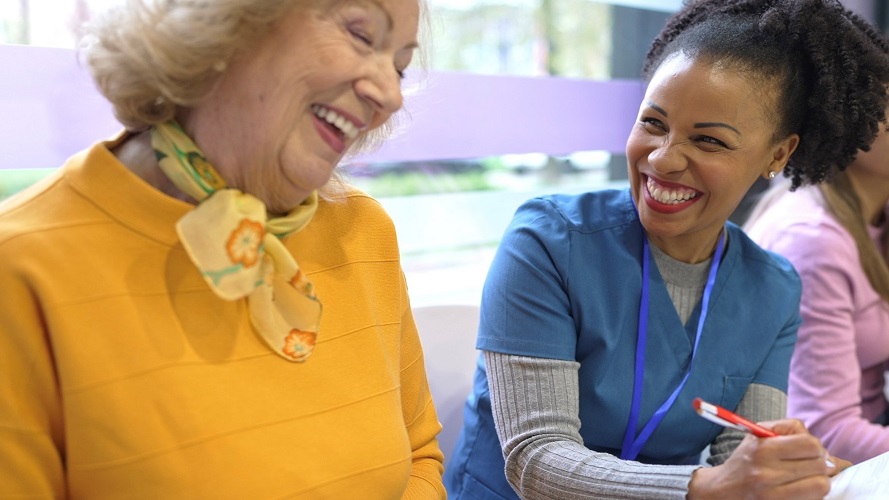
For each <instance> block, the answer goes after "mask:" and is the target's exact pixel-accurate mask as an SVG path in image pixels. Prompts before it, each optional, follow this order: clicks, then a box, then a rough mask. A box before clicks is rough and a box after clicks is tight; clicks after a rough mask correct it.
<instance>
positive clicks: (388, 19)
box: [354, 0, 420, 50]
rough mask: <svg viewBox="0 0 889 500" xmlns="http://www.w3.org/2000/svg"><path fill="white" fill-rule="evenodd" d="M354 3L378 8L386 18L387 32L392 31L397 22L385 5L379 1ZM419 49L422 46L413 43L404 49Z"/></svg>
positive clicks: (356, 0)
mask: <svg viewBox="0 0 889 500" xmlns="http://www.w3.org/2000/svg"><path fill="white" fill-rule="evenodd" d="M354 3H357V4H362V3H363V4H370V5H373V6H374V7H376V8H377V9H379V10H380V12H382V13H383V15H384V16H386V24H387V26H386V30H387V31H392V28H393V27H394V26H395V21H393V20H392V16H391V15H390V14H389V10H388V9H386V7H384V6H383V4H382V3H380V2H379V0H354ZM419 48H420V44H419V43H418V42H411V43H409V44H408V45H406V46H405V47H404V48H403V49H407V50H411V49H419Z"/></svg>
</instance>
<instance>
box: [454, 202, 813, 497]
mask: <svg viewBox="0 0 889 500" xmlns="http://www.w3.org/2000/svg"><path fill="white" fill-rule="evenodd" d="M727 231H728V240H727V241H728V246H727V248H726V251H725V256H724V257H723V259H722V263H721V264H720V266H719V271H718V274H717V278H716V284H715V287H714V289H713V293H712V295H711V299H710V312H709V314H708V317H707V319H706V322H705V325H704V330H703V333H702V336H701V341H700V344H699V346H698V353H697V355H696V356H695V361H694V369H693V370H692V372H691V375H690V377H689V379H688V382H687V383H686V385H685V387H684V388H683V390H682V391H681V392H680V393H679V396H678V398H677V399H676V402H675V404H674V405H673V406H672V407H671V408H670V410H669V411H668V412H667V414H666V416H665V417H664V420H663V421H662V422H661V423H660V425H659V426H658V427H657V429H656V430H655V431H654V433H653V434H652V435H651V437H650V439H649V440H648V441H647V443H646V444H645V446H644V447H643V448H642V451H641V453H640V455H639V457H638V458H637V460H638V461H640V462H646V463H658V464H689V463H697V461H698V457H699V456H700V453H701V451H703V450H704V448H705V447H706V446H708V445H709V444H710V443H711V442H712V441H713V439H714V438H715V437H716V435H717V434H719V433H720V432H721V431H722V428H721V427H719V426H717V425H715V424H712V423H710V422H708V421H706V420H704V419H702V418H700V417H698V416H697V415H696V413H695V411H694V410H693V408H692V400H693V399H694V398H695V397H701V398H703V399H704V400H706V401H708V402H711V403H716V404H719V405H721V406H724V407H727V408H730V409H734V408H736V407H737V405H738V403H739V401H740V400H741V397H742V396H743V395H744V393H745V392H746V390H747V386H748V385H749V384H751V383H753V382H755V383H759V384H765V385H769V386H772V387H776V388H778V389H780V390H782V391H785V392H786V391H787V377H788V370H789V366H790V355H791V353H792V351H793V345H794V342H795V341H796V331H797V328H798V327H799V324H800V317H799V300H800V291H801V288H800V281H799V277H798V275H797V274H796V271H795V270H794V269H793V267H792V266H791V265H790V263H789V262H788V261H787V260H786V259H784V258H783V257H780V256H778V255H776V254H772V253H770V252H767V251H765V250H763V249H761V248H760V247H759V246H757V245H756V244H755V243H753V242H752V241H751V240H750V239H749V238H748V237H747V236H746V235H745V234H744V232H743V231H741V229H740V228H738V227H737V226H736V225H734V224H731V223H728V225H727ZM642 238H643V229H642V226H641V224H640V222H639V218H638V216H637V214H636V211H635V207H634V206H633V200H632V197H631V196H630V193H629V191H628V190H621V191H617V190H606V191H597V192H592V193H585V194H582V195H577V196H567V195H555V196H547V197H542V198H536V199H533V200H530V201H528V202H526V203H525V204H524V205H522V206H521V207H520V208H519V209H518V211H517V212H516V214H515V217H514V218H513V221H512V223H511V224H510V226H509V228H508V229H507V231H506V234H505V236H504V238H503V240H502V241H501V243H500V246H499V248H498V251H497V255H496V256H495V258H494V261H493V263H492V265H491V269H490V271H489V273H488V278H487V281H486V282H485V288H484V293H483V296H482V311H481V322H480V325H479V334H478V342H477V347H478V348H479V349H482V350H487V351H494V352H500V353H505V354H514V355H519V356H533V357H541V358H551V359H560V360H567V361H577V362H579V363H580V370H579V388H580V421H581V428H580V434H581V437H582V438H583V441H584V445H585V446H586V447H588V448H589V449H591V450H595V451H600V452H607V453H610V454H612V455H615V456H620V448H621V445H622V444H623V436H624V431H625V429H626V426H627V419H628V416H629V413H630V405H631V402H632V401H631V400H632V393H633V364H634V354H635V348H636V333H637V328H638V323H639V300H640V296H641V289H642V283H641V280H642ZM650 274H651V276H650V278H649V280H650V282H649V287H650V289H649V318H648V344H647V347H646V364H645V379H644V382H643V392H642V406H641V412H640V418H639V427H638V428H637V429H636V432H637V433H638V431H639V430H641V428H642V426H644V425H645V423H646V422H647V421H648V420H649V418H650V417H651V416H652V415H653V414H654V412H655V411H656V410H657V409H658V408H659V407H660V405H661V404H662V403H663V402H664V401H665V400H666V399H667V397H668V396H669V395H670V394H671V393H672V392H673V390H674V389H675V388H676V387H677V386H678V385H679V382H680V381H681V379H682V377H683V376H684V374H685V371H686V369H687V367H688V363H689V361H690V360H691V352H692V345H693V342H694V336H695V330H696V328H697V324H698V317H699V316H700V307H701V305H700V303H699V304H698V305H697V307H696V308H695V310H694V312H693V313H692V315H691V316H690V317H689V319H688V322H687V323H686V325H683V324H682V322H681V320H680V318H679V315H678V313H677V312H676V308H675V306H674V305H673V302H672V301H671V299H670V296H669V294H668V293H667V289H666V286H665V284H664V281H663V278H662V277H661V275H660V273H659V272H658V271H657V266H651V272H650ZM503 471H504V461H503V456H502V454H501V450H500V444H499V441H498V439H497V435H496V432H495V428H494V423H493V417H492V415H491V408H490V394H489V393H488V383H487V374H486V372H485V368H484V364H483V362H482V358H481V357H480V359H479V363H478V369H477V371H476V374H475V383H474V388H473V392H472V394H471V395H470V396H469V398H468V400H467V403H466V406H465V409H464V427H463V431H462V434H461V437H460V440H459V442H458V444H457V449H456V450H455V453H454V456H453V458H452V459H451V460H450V462H449V463H448V467H447V470H446V472H445V482H446V485H447V487H448V491H449V493H450V495H451V497H452V498H460V497H461V496H462V497H464V498H516V495H515V493H514V491H513V490H512V488H511V487H510V486H509V484H508V483H507V482H506V477H505V475H504V472H503Z"/></svg>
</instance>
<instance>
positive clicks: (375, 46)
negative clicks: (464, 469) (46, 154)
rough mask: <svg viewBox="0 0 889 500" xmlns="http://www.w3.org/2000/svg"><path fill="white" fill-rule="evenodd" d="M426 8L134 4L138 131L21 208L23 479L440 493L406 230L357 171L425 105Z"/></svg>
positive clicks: (17, 421) (110, 53)
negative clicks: (409, 74)
mask: <svg viewBox="0 0 889 500" xmlns="http://www.w3.org/2000/svg"><path fill="white" fill-rule="evenodd" d="M419 17H420V5H419V4H418V2H417V0H368V1H364V0H326V1H321V2H308V1H291V0H257V1H251V2H244V1H219V2H185V1H174V2H155V1H149V0H143V1H130V2H127V5H126V7H122V8H119V9H116V10H114V11H112V12H111V13H110V14H109V15H108V16H106V17H105V18H103V19H101V20H99V21H98V22H96V23H95V24H94V26H93V31H92V37H91V43H89V44H88V45H87V47H86V49H85V55H86V61H87V64H88V66H89V68H90V70H91V71H92V73H93V75H94V78H95V80H96V82H97V84H98V86H99V88H100V89H101V91H102V92H103V94H104V95H105V96H106V97H107V98H108V99H109V100H110V101H111V103H112V104H113V106H114V109H115V112H116V115H117V116H118V118H119V119H120V121H121V122H122V123H123V124H124V125H125V126H126V131H124V132H123V133H121V134H120V135H119V136H118V137H116V138H114V139H112V140H110V141H106V142H100V143H97V144H96V145H94V146H93V147H91V148H89V149H88V150H86V151H83V152H82V153H79V154H77V155H75V156H74V157H72V158H71V159H70V160H69V161H68V162H67V163H66V164H65V165H64V167H62V168H61V169H60V170H59V171H58V172H57V173H55V174H54V175H52V176H51V177H50V178H49V179H46V180H45V181H44V182H41V183H39V184H38V185H36V186H33V187H32V188H30V189H29V190H26V191H24V192H22V193H20V194H19V195H18V196H15V197H13V198H11V199H9V200H7V201H6V202H4V203H3V205H2V206H0V297H3V300H2V301H0V304H2V305H0V366H2V370H0V485H2V486H0V490H2V494H4V495H11V496H32V497H38V496H39V497H50V496H54V497H63V496H71V497H89V498H106V497H115V498H120V497H127V498H134V497H144V498H183V497H185V498H281V497H285V496H287V497H291V496H298V497H325V498H347V497H350V496H353V495H355V494H356V493H360V494H361V495H362V496H363V497H364V498H399V497H404V498H438V497H443V496H444V489H443V487H442V484H441V474H442V460H443V458H442V454H441V452H440V450H439V447H438V444H437V442H436V435H437V433H438V431H439V429H440V425H439V423H438V419H437V417H436V413H435V410H434V408H433V404H432V400H431V397H430V393H429V390H428V387H427V382H426V377H425V374H424V367H423V354H422V352H421V348H420V343H419V340H418V336H417V332H416V328H415V326H414V323H413V319H412V317H411V312H410V311H411V310H410V305H409V302H408V298H407V294H406V290H405V283H404V279H403V275H402V272H401V269H400V265H399V253H398V249H397V246H396V241H395V233H394V229H393V225H392V222H391V220H390V219H389V218H388V217H387V216H386V214H385V213H384V212H383V210H382V209H381V207H380V205H379V204H378V203H377V202H376V201H374V200H373V199H371V198H369V197H368V196H366V195H365V194H362V193H360V192H358V191H356V190H354V189H350V188H349V187H348V186H346V185H345V184H344V183H341V182H339V183H337V182H332V179H331V177H332V176H333V175H334V169H335V167H336V165H337V163H338V162H339V161H340V159H341V158H342V157H343V155H344V154H345V153H346V152H348V151H350V149H351V148H353V147H354V146H355V144H356V143H357V142H360V141H362V140H363V139H365V138H366V136H367V135H368V134H369V133H371V132H372V131H374V130H376V129H379V128H380V127H381V126H382V125H383V124H385V123H386V122H387V121H388V120H389V118H390V116H391V115H392V114H393V113H394V112H396V111H397V110H398V109H399V108H400V107H401V105H402V94H401V89H400V79H401V77H402V76H403V73H404V70H405V68H406V67H407V66H408V64H409V63H410V62H411V58H412V54H413V52H414V50H415V49H416V48H417V27H418V19H419Z"/></svg>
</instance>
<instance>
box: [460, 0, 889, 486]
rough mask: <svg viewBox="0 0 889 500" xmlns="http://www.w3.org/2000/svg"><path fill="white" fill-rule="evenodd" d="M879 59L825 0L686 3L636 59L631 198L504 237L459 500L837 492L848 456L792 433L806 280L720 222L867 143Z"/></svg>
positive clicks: (523, 226) (846, 159)
mask: <svg viewBox="0 0 889 500" xmlns="http://www.w3.org/2000/svg"><path fill="white" fill-rule="evenodd" d="M885 47H886V42H885V41H884V40H883V39H882V38H881V36H880V35H879V34H878V33H877V32H876V31H875V30H874V28H873V27H872V26H870V25H869V24H867V23H866V22H864V21H862V20H861V19H860V18H859V17H857V16H856V15H855V14H852V13H851V12H849V11H847V10H845V9H844V8H843V7H842V5H840V4H839V2H838V1H836V0H692V1H689V2H686V3H685V5H684V7H683V8H682V9H681V10H680V11H679V12H678V13H677V14H676V15H675V16H674V17H673V18H672V19H671V20H670V21H668V23H667V24H666V26H665V27H664V29H663V30H662V31H661V33H660V34H659V35H658V36H657V37H656V39H655V41H654V43H653V44H652V46H651V50H650V51H649V53H648V56H647V58H646V64H645V67H646V76H647V78H648V80H649V81H648V88H647V90H646V92H645V96H644V97H643V98H642V102H641V105H640V107H639V111H638V113H637V114H636V121H635V124H634V126H633V128H632V132H631V134H630V136H629V138H628V139H627V143H626V154H627V172H628V176H629V179H630V187H629V189H623V190H605V191H597V192H589V193H583V194H580V195H551V196H544V197H539V198H535V199H532V200H529V201H528V202H526V203H525V204H524V205H523V206H522V207H520V208H519V210H518V211H517V212H516V214H515V217H514V218H513V221H512V223H511V224H510V226H509V227H508V228H507V230H506V233H505V235H504V238H503V240H502V241H501V243H500V246H499V248H498V250H497V254H496V255H495V257H494V260H493V263H492V264H491V268H490V271H489V272H488V278H487V280H486V282H485V286H484V292H483V295H482V304H481V312H480V323H479V333H478V341H477V347H478V348H480V349H481V350H483V351H484V363H483V364H481V363H480V364H479V365H478V367H477V369H476V374H475V383H474V384H475V385H474V387H473V390H472V394H471V395H470V396H469V397H468V398H467V400H466V404H465V406H464V408H465V412H464V425H463V431H462V434H461V437H460V438H459V441H458V443H457V445H456V450H455V452H454V454H453V456H452V458H450V460H449V463H448V467H447V469H446V473H445V483H446V485H447V487H448V492H449V494H450V495H451V498H473V499H477V498H485V499H492V500H493V499H510V498H523V499H530V498H553V497H554V496H558V497H559V498H577V499H582V498H640V499H643V498H688V499H695V498H720V497H731V498H735V497H744V498H747V497H756V498H766V497H771V496H773V497H775V498H788V497H794V498H811V499H820V498H823V497H824V495H826V494H827V492H828V489H829V486H830V482H829V477H830V476H832V475H834V474H836V473H837V472H838V471H839V470H841V469H842V468H843V467H846V466H848V465H849V463H848V462H846V461H844V460H839V459H835V460H834V461H833V463H834V464H836V467H835V466H833V465H830V466H829V465H827V463H826V462H825V460H824V455H825V454H826V451H825V449H824V447H823V446H822V444H821V442H820V441H819V440H818V439H817V438H815V437H814V436H812V435H811V434H809V433H808V431H807V430H806V429H805V427H804V426H803V425H802V424H801V423H800V422H799V421H795V420H788V419H784V417H785V408H786V401H787V395H786V394H787V392H786V391H787V380H788V371H789V364H790V357H791V353H792V352H793V346H794V341H795V339H796V332H797V329H798V328H799V325H800V311H799V300H800V293H801V286H800V278H799V276H798V275H797V274H796V272H795V271H794V269H793V267H792V266H791V265H790V263H789V262H788V261H787V260H786V259H784V258H782V257H780V256H778V255H776V254H772V253H769V252H767V251H765V250H763V249H762V248H760V247H758V246H757V245H756V244H755V243H754V242H753V241H751V240H750V239H749V238H748V237H747V236H746V235H745V234H744V232H743V231H741V229H740V228H739V227H738V226H736V225H734V224H732V223H729V222H727V219H728V217H729V215H730V214H731V213H732V211H733V210H734V209H735V207H736V206H737V205H738V203H739V202H740V200H741V198H742V197H743V195H744V194H745V192H746V191H747V190H748V189H749V188H750V186H751V184H753V182H754V181H755V180H756V179H757V178H763V179H768V178H771V177H772V176H773V175H772V174H773V173H776V172H781V171H782V170H784V169H787V170H788V171H789V172H790V176H791V177H792V178H793V179H794V181H795V182H797V183H799V182H802V181H805V182H819V181H820V180H822V179H823V178H824V175H825V174H826V173H827V172H829V171H832V170H839V169H843V168H845V167H846V166H847V165H848V164H849V163H850V161H851V159H852V153H854V152H855V151H856V150H857V149H858V148H860V147H866V146H867V145H868V144H869V143H870V142H871V140H872V139H873V135H874V134H875V133H876V131H877V129H878V124H879V123H880V122H881V121H885V119H886V118H885V107H886V100H887V96H886V90H885V89H886V85H887V84H889V59H887V58H886V55H885V54H886V51H885ZM850 68H851V69H853V70H852V71H850ZM698 397H700V398H702V399H705V400H708V401H712V402H714V403H715V404H718V405H719V406H722V407H726V408H728V409H731V410H733V411H737V412H738V413H740V414H742V415H744V416H745V417H748V418H749V419H751V420H753V421H760V422H761V421H768V423H767V424H766V427H768V428H769V429H771V430H772V431H773V432H775V433H777V434H779V436H776V437H771V438H769V439H765V440H759V439H758V438H755V437H752V436H750V437H746V438H745V437H743V435H741V434H740V433H739V432H738V431H734V430H725V431H724V430H723V429H722V428H721V427H719V426H717V425H715V424H710V423H707V422H705V421H702V420H701V419H700V418H698V417H697V415H696V413H695V411H694V410H693V406H692V402H693V401H694V400H695V398H698ZM708 448H709V451H710V457H709V462H710V463H711V464H712V465H713V467H701V464H700V460H701V454H702V452H703V451H705V450H706V449H708ZM555 492H557V493H555Z"/></svg>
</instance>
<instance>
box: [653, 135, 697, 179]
mask: <svg viewBox="0 0 889 500" xmlns="http://www.w3.org/2000/svg"><path fill="white" fill-rule="evenodd" d="M680 149H681V148H679V147H677V145H676V144H674V143H672V142H671V141H668V140H665V141H664V142H663V143H661V144H659V145H658V146H656V147H655V148H654V149H653V150H652V151H651V152H650V153H649V154H648V163H649V164H650V165H651V166H652V168H654V170H655V171H656V172H657V173H659V174H661V175H667V174H671V173H675V172H682V171H683V170H685V169H686V168H687V165H688V162H687V161H686V159H685V157H684V155H683V154H682V152H681V151H680Z"/></svg>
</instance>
